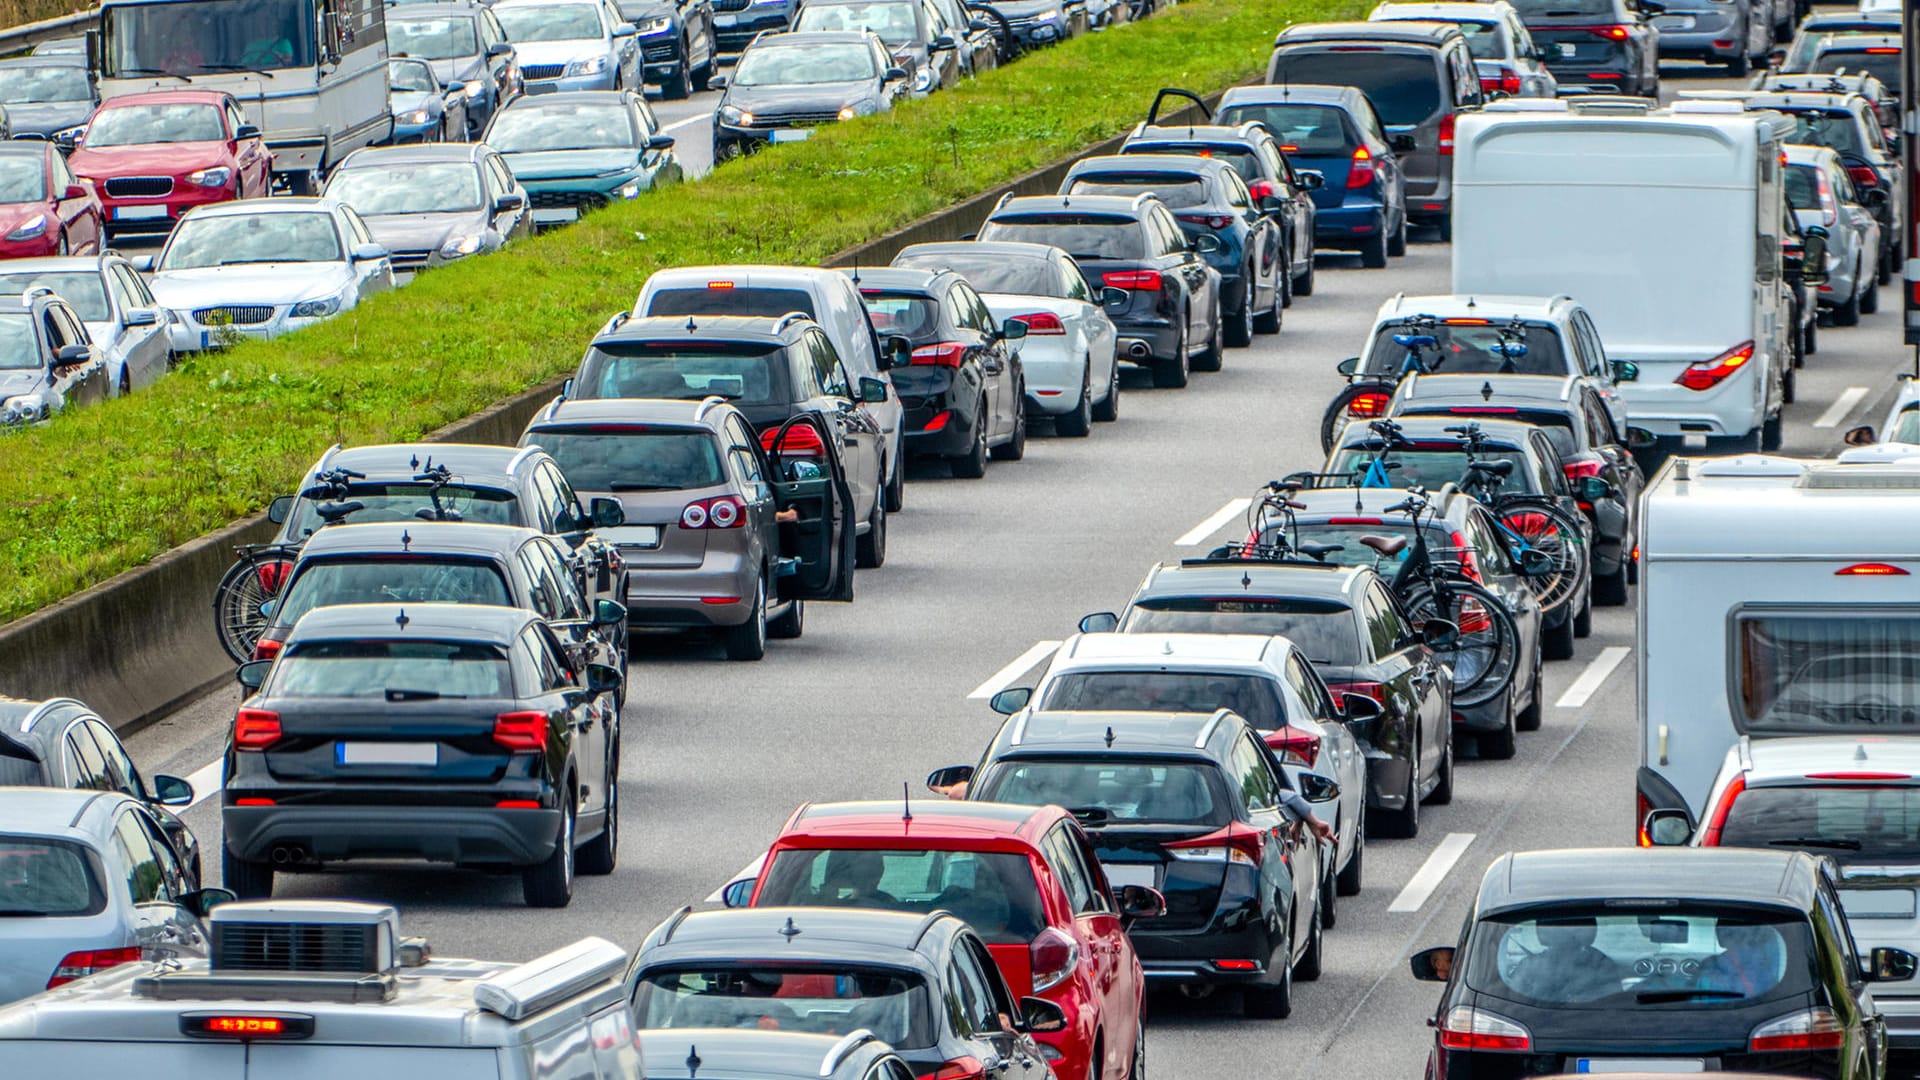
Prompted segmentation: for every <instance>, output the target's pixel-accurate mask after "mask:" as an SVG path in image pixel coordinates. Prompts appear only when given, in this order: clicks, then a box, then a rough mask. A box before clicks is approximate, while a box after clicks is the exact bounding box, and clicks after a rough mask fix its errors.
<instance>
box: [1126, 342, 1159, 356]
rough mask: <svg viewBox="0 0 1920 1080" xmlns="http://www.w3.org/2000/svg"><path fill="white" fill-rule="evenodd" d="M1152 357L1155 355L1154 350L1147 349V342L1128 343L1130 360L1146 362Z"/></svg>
mask: <svg viewBox="0 0 1920 1080" xmlns="http://www.w3.org/2000/svg"><path fill="white" fill-rule="evenodd" d="M1152 355H1153V350H1152V349H1149V348H1148V347H1147V343H1146V342H1144V341H1129V342H1127V356H1128V358H1129V359H1133V360H1145V359H1147V358H1148V357H1150V356H1152Z"/></svg>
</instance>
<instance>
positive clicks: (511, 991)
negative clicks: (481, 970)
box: [473, 937, 627, 1020]
mask: <svg viewBox="0 0 1920 1080" xmlns="http://www.w3.org/2000/svg"><path fill="white" fill-rule="evenodd" d="M626 967H627V951H626V950H625V949H622V948H621V947H620V946H618V945H615V944H614V943H613V942H611V941H608V940H607V939H605V938H597V937H588V938H581V939H580V940H579V941H576V942H574V943H573V944H571V945H568V946H566V947H565V948H561V949H555V950H554V951H552V952H550V953H548V954H547V955H545V956H540V957H535V958H534V959H532V960H529V961H527V962H526V963H524V964H521V965H520V966H519V967H515V968H509V969H508V970H506V971H502V972H500V973H498V974H496V975H492V976H489V977H488V978H486V979H482V980H481V981H479V982H477V983H475V984H474V987H473V1003H474V1004H475V1005H478V1006H480V1007H481V1008H483V1009H485V1010H487V1011H488V1012H490V1013H494V1014H495V1015H497V1016H502V1017H505V1018H506V1019H508V1020H525V1019H526V1018H527V1017H529V1016H533V1015H535V1014H538V1013H541V1012H544V1011H546V1010H547V1009H550V1008H552V1007H554V1006H555V1005H558V1004H559V1003H561V1002H562V1001H565V1000H567V999H568V998H571V997H574V996H576V995H578V994H581V993H584V992H586V991H588V990H591V989H593V988H594V987H596V986H598V985H600V984H601V983H605V982H608V981H610V980H614V979H618V978H619V977H620V975H621V973H622V972H623V971H625V970H626Z"/></svg>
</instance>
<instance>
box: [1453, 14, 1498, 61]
mask: <svg viewBox="0 0 1920 1080" xmlns="http://www.w3.org/2000/svg"><path fill="white" fill-rule="evenodd" d="M1452 22H1453V25H1455V26H1457V27H1459V28H1460V32H1461V33H1462V34H1465V35H1466V37H1467V52H1469V53H1471V54H1472V56H1473V58H1474V59H1475V60H1504V59H1506V58H1507V39H1506V36H1505V35H1503V34H1502V33H1500V24H1499V23H1490V22H1461V21H1460V20H1458V19H1455V20H1452Z"/></svg>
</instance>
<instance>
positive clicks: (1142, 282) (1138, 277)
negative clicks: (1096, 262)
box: [1100, 270, 1160, 292]
mask: <svg viewBox="0 0 1920 1080" xmlns="http://www.w3.org/2000/svg"><path fill="white" fill-rule="evenodd" d="M1100 283H1101V284H1103V285H1106V286H1108V287H1110V288H1115V289H1133V290H1135V291H1136V292H1159V291H1160V271H1158V270H1114V271H1112V272H1110V273H1105V274H1101V275H1100Z"/></svg>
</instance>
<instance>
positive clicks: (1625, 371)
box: [1611, 360, 1640, 382]
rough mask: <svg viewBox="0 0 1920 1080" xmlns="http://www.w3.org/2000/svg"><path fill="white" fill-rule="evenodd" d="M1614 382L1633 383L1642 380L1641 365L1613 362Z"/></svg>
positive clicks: (1631, 362)
mask: <svg viewBox="0 0 1920 1080" xmlns="http://www.w3.org/2000/svg"><path fill="white" fill-rule="evenodd" d="M1611 366H1612V368H1613V381H1614V382H1633V381H1635V380H1637V379H1638V378H1640V365H1639V364H1636V363H1634V362H1633V361H1631V360H1614V361H1611Z"/></svg>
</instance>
